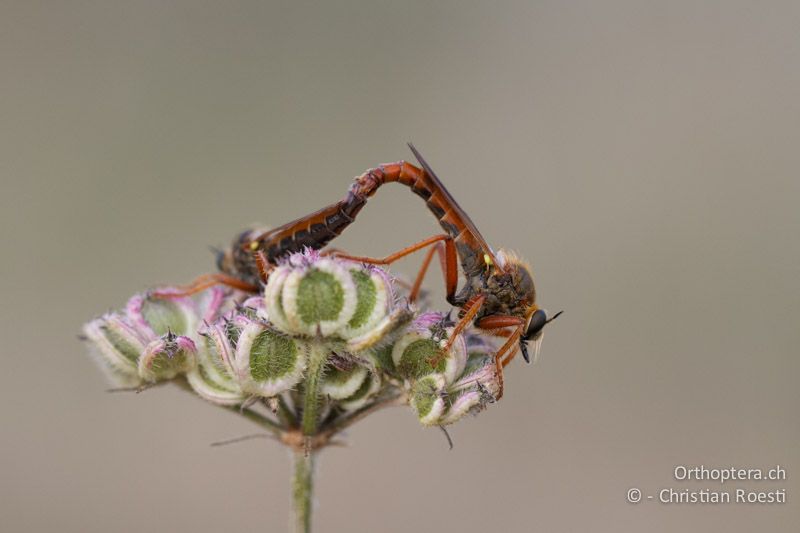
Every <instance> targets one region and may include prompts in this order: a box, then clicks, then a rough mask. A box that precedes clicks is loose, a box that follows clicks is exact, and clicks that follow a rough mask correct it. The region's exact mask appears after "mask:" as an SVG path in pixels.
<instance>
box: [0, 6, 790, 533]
mask: <svg viewBox="0 0 800 533" xmlns="http://www.w3.org/2000/svg"><path fill="white" fill-rule="evenodd" d="M165 4H167V3H165V2H30V1H24V2H11V1H9V0H5V1H3V2H2V3H0V120H2V127H0V179H2V195H1V196H2V197H1V198H0V202H2V206H1V209H0V217H2V226H1V227H0V232H2V249H3V261H2V265H3V266H2V268H3V275H2V278H1V280H0V283H2V288H1V292H0V293H1V294H2V295H3V304H4V305H3V306H2V307H1V308H0V313H2V317H0V318H1V320H0V327H2V332H1V333H2V359H1V361H2V371H1V372H0V391H1V392H0V394H1V397H0V417H2V419H1V422H2V431H1V432H0V439H2V440H1V442H2V444H0V521H2V525H1V526H0V528H1V529H2V530H3V531H59V532H73V531H74V532H78V531H81V532H83V531H103V532H108V531H146V530H147V531H150V530H152V531H218V530H225V531H253V532H256V531H281V530H283V529H284V528H285V526H286V524H287V513H288V508H289V494H288V487H287V479H288V476H289V461H288V457H287V453H286V452H285V451H283V450H281V449H279V448H278V447H277V446H276V445H274V444H273V443H269V442H267V441H251V442H248V443H244V444H240V445H237V446H230V447H227V448H221V449H220V448H210V447H209V446H208V444H209V443H210V442H212V441H215V440H219V439H224V438H230V437H236V436H239V435H243V434H247V433H250V432H251V431H252V430H253V428H252V427H251V426H250V425H248V424H247V423H246V422H245V421H241V420H239V419H237V418H236V417H233V416H231V415H229V414H228V413H224V412H218V411H217V410H215V409H214V408H212V407H210V406H208V405H206V404H205V403H203V402H202V401H200V400H197V399H195V398H193V397H191V396H189V395H186V394H184V393H181V392H179V391H175V390H169V389H166V388H164V389H158V390H153V391H149V392H147V393H145V394H141V395H138V396H136V395H108V394H105V393H104V392H103V391H104V388H105V386H106V384H105V382H104V380H103V378H102V375H101V374H100V372H99V371H98V370H97V369H96V368H95V367H94V365H93V364H92V362H91V361H90V360H89V359H88V358H87V357H86V356H85V353H84V347H83V346H82V345H81V344H80V343H79V342H78V341H77V340H76V338H75V335H76V333H77V332H78V331H79V328H80V325H81V323H82V322H83V321H85V320H87V319H89V318H91V317H92V316H94V315H95V314H97V313H99V312H102V311H104V310H106V309H108V308H112V307H116V306H120V305H121V304H123V303H124V301H125V300H126V298H127V297H128V296H129V295H130V294H132V293H134V292H135V291H138V290H141V289H144V288H147V287H150V286H152V285H154V284H156V283H158V282H182V281H186V280H189V279H191V278H192V277H193V276H195V275H196V274H199V273H202V272H205V271H208V270H209V269H210V268H211V267H212V257H211V255H210V254H209V253H208V251H207V249H206V246H207V245H210V244H225V243H226V242H227V241H228V239H229V238H230V237H231V236H232V235H233V234H234V233H236V232H237V231H238V230H239V229H241V228H243V227H245V226H247V225H248V224H250V223H251V222H253V221H263V222H265V223H271V224H278V223H282V222H284V221H287V220H289V219H291V218H294V217H296V216H298V215H300V214H303V213H306V212H308V211H311V210H313V209H316V208H317V207H319V206H321V205H323V204H325V203H328V202H331V201H334V200H336V199H338V198H340V197H341V196H342V195H343V194H344V192H345V190H346V188H347V186H348V184H349V182H350V180H351V178H352V177H353V176H355V175H356V174H359V173H361V172H362V171H363V170H364V169H365V168H367V167H370V166H374V165H376V164H378V163H381V162H386V161H393V160H397V159H400V158H405V157H409V155H410V154H409V153H408V151H407V149H406V147H405V144H404V143H405V141H407V140H409V139H411V140H413V141H414V142H415V143H416V144H417V145H418V146H419V147H420V148H421V149H422V150H423V153H425V154H426V155H427V157H428V158H429V159H430V161H431V162H432V164H433V165H434V168H436V169H437V171H438V172H439V174H440V175H441V176H442V178H443V179H444V180H445V182H446V183H447V184H448V186H449V187H450V189H451V191H452V193H453V194H454V196H455V197H456V198H458V199H459V201H460V202H461V204H462V205H463V206H464V207H465V208H466V209H467V210H468V212H469V213H470V214H471V215H472V217H473V218H474V220H475V222H476V224H477V225H478V226H479V227H480V228H481V229H482V230H483V232H484V234H485V236H486V238H487V239H488V240H489V241H490V242H491V243H493V244H494V245H495V246H498V247H499V246H509V247H512V248H515V249H517V250H518V251H519V252H520V253H521V254H523V255H524V256H526V257H528V258H529V259H531V260H532V262H533V265H534V269H535V272H536V276H537V284H538V287H539V291H540V297H541V302H542V303H543V304H544V305H545V306H546V307H548V308H549V309H551V310H557V309H565V310H566V312H565V314H564V317H563V318H561V319H560V320H559V321H558V322H556V323H555V324H554V325H552V326H551V327H550V328H549V329H548V332H547V338H546V339H545V343H544V350H543V357H542V360H541V363H540V364H539V365H537V366H532V367H531V366H526V365H524V364H523V363H522V361H521V360H520V361H515V362H514V363H513V364H512V365H511V366H510V367H509V369H508V372H507V389H506V390H507V393H506V396H505V398H504V399H503V401H502V402H500V403H499V404H497V405H495V406H493V408H491V409H490V410H489V411H487V412H486V413H484V414H483V415H481V416H480V417H478V418H476V419H470V420H466V421H464V422H463V423H459V424H458V425H456V426H455V427H453V428H452V431H451V433H452V435H453V438H454V439H455V443H456V447H455V450H454V451H452V452H449V451H448V450H447V447H446V445H445V442H444V439H443V438H442V435H441V434H440V433H439V431H438V430H423V429H422V428H421V427H420V426H419V424H418V423H417V422H416V420H415V418H414V416H413V415H412V414H411V413H410V412H409V411H408V410H405V409H397V410H395V411H393V412H384V413H381V414H380V415H376V416H374V417H372V418H371V419H369V420H367V421H365V422H363V423H361V424H360V426H357V427H355V428H354V429H353V430H352V431H351V432H350V434H349V441H350V443H351V446H350V447H349V448H348V449H334V450H331V451H329V452H326V453H325V454H324V455H323V456H322V458H321V465H320V469H319V485H318V492H317V495H318V504H317V514H316V519H317V521H316V522H317V525H318V531H329V532H333V531H336V532H338V531H455V530H458V531H461V532H469V531H476V532H477V531H656V532H658V531H730V532H734V531H735V532H745V531H754V530H760V531H796V530H797V528H798V525H800V506H798V503H797V498H800V492H799V491H798V489H800V485H798V482H797V479H798V478H800V454H799V453H798V437H800V428H799V427H798V416H797V408H798V405H800V403H799V402H798V400H800V395H799V394H798V388H797V378H798V376H799V375H800V372H799V371H800V363H799V362H798V357H797V356H798V345H800V328H798V317H799V316H800V311H799V309H800V281H798V280H799V277H800V268H799V267H798V264H800V263H799V262H798V261H800V244H799V243H798V229H800V211H799V210H798V201H799V200H800V180H799V179H798V168H800V149H798V138H799V137H798V135H799V134H800V98H799V97H798V95H800V33H799V32H798V28H800V7H798V5H797V3H795V2H753V3H745V2H710V3H699V2H694V1H687V2H602V3H601V2H524V3H499V4H498V3H494V2H492V3H489V2H485V3H473V2H437V3H435V5H429V4H428V3H422V2H419V3H408V4H404V3H401V2H385V3H381V5H376V4H377V3H376V2H360V3H356V2H350V3H346V4H344V5H340V6H336V7H334V6H312V5H301V4H300V3H294V2H293V3H289V2H287V3H285V4H279V3H265V2H236V3H234V2H224V3H223V2H170V3H168V5H165ZM436 231H437V226H436V225H435V223H434V221H433V219H432V218H431V217H430V216H429V215H428V214H427V213H426V212H425V211H424V209H423V205H422V202H421V201H419V199H418V198H416V197H413V196H412V195H410V194H408V192H407V191H404V190H402V189H400V188H391V189H390V188H387V189H386V190H385V191H382V192H381V194H380V196H379V197H377V198H376V199H375V201H374V202H373V203H372V204H370V205H369V206H368V207H367V208H366V209H365V211H364V212H363V217H362V219H361V220H359V222H358V224H356V225H355V226H354V227H353V228H352V231H350V232H348V233H347V234H346V235H345V237H344V238H343V239H342V240H341V243H340V244H341V245H343V246H346V247H347V248H349V249H351V250H354V251H357V252H358V253H364V254H372V255H381V254H384V253H387V252H390V251H392V250H394V249H396V248H398V247H401V246H403V245H405V244H408V243H410V242H413V241H415V240H418V239H420V238H422V237H425V236H428V235H431V234H433V233H434V232H436ZM417 261H418V260H417ZM415 264H416V261H415V260H411V261H409V262H407V263H404V264H402V265H400V266H398V270H400V271H404V272H411V271H412V270H413V269H414V266H415ZM432 280H434V281H436V280H437V278H436V277H434V278H432ZM776 463H779V464H781V465H784V466H785V467H786V468H787V470H788V473H789V479H788V480H787V481H785V482H783V483H777V484H776V483H760V484H759V483H751V484H749V485H748V486H753V487H760V488H762V489H774V488H779V487H785V488H787V489H788V490H789V496H788V497H789V503H788V504H786V505H782V506H771V507H767V506H761V507H759V506H746V505H738V506H734V505H731V506H718V507H711V506H664V505H659V504H656V503H652V502H651V503H642V504H640V505H638V506H634V505H630V504H628V503H626V502H625V492H626V490H627V489H628V488H630V487H633V486H636V487H640V488H641V489H643V490H644V491H645V492H648V491H649V492H651V493H655V492H656V491H657V490H658V489H660V488H664V487H675V488H676V489H683V488H686V487H689V486H694V485H690V484H687V483H680V482H676V481H674V480H673V479H672V469H673V467H674V466H675V465H677V464H687V465H698V464H705V465H708V466H712V465H713V466H742V467H768V466H771V465H774V464H776ZM740 485H741V484H730V485H728V486H726V487H723V488H730V489H733V488H734V487H736V486H740ZM697 486H703V487H711V488H718V486H717V485H715V484H714V483H705V484H700V485H697Z"/></svg>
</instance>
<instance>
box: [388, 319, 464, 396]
mask: <svg viewBox="0 0 800 533" xmlns="http://www.w3.org/2000/svg"><path fill="white" fill-rule="evenodd" d="M452 331H453V327H452V326H446V325H445V315H443V314H442V313H423V314H421V315H419V316H418V317H417V318H416V319H415V320H414V321H413V322H412V323H411V326H410V327H409V328H408V331H406V333H405V334H404V335H403V336H402V337H400V339H399V340H398V341H397V342H396V343H395V345H394V348H393V349H392V361H393V362H394V366H395V368H396V369H397V371H398V373H400V375H401V376H403V377H405V378H407V379H410V380H414V379H419V378H422V377H423V376H426V375H428V374H432V373H441V374H442V376H443V377H444V379H445V380H446V381H447V382H448V383H452V382H453V381H455V379H456V377H457V376H459V375H460V374H461V372H462V371H463V370H464V365H465V364H466V360H467V351H466V345H465V343H464V339H463V337H462V336H458V337H456V338H455V339H453V341H452V343H451V346H450V349H449V350H448V351H447V352H444V351H443V349H442V345H443V344H444V343H445V342H447V340H448V339H449V338H450V334H451V333H452Z"/></svg>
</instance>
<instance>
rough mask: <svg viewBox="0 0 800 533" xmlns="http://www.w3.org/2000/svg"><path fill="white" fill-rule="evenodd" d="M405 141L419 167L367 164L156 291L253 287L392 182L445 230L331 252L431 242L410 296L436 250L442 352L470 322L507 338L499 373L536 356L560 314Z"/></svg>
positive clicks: (327, 236) (328, 237)
mask: <svg viewBox="0 0 800 533" xmlns="http://www.w3.org/2000/svg"><path fill="white" fill-rule="evenodd" d="M408 146H409V148H411V151H412V152H413V154H414V156H415V157H416V159H417V161H418V162H419V164H420V166H421V167H422V168H418V167H416V166H414V165H412V164H410V163H408V162H405V161H399V162H396V163H387V164H384V165H379V166H378V167H377V168H372V169H370V170H367V171H366V172H365V173H364V174H362V175H360V176H358V177H357V178H356V179H355V183H353V185H352V186H351V187H350V190H349V191H348V193H347V196H346V197H345V198H344V199H342V200H340V201H339V202H336V203H334V204H331V205H329V206H327V207H324V208H322V209H320V210H319V211H316V212H314V213H311V214H309V215H306V216H304V217H301V218H298V219H297V220H294V221H292V222H289V223H287V224H284V225H282V226H280V227H278V228H275V229H272V230H267V231H258V230H249V231H245V232H244V233H242V234H241V235H239V236H238V237H237V238H236V239H235V240H234V242H233V244H232V245H231V247H230V248H229V249H228V250H226V251H224V252H220V254H219V256H218V258H217V266H218V268H219V272H217V273H214V274H206V275H203V276H200V277H199V278H197V279H195V280H194V281H193V282H192V283H190V284H189V285H186V286H184V287H181V288H180V290H179V292H175V291H169V292H165V293H159V292H158V291H157V292H156V293H155V296H157V297H159V296H160V297H167V298H168V297H175V296H188V295H190V294H194V293H196V292H199V291H202V290H204V289H207V288H209V287H211V286H214V285H227V286H229V287H233V288H235V289H238V290H241V291H244V292H250V293H258V292H259V290H260V287H261V286H262V284H263V283H265V282H266V281H267V279H268V278H269V275H270V272H271V270H272V269H273V268H275V266H276V265H277V264H278V262H279V261H280V260H281V259H282V258H284V257H286V256H288V255H290V254H292V253H295V252H301V251H303V250H304V249H306V248H311V249H314V250H320V249H322V248H324V247H325V246H327V245H328V243H330V242H331V241H332V240H333V239H335V238H336V237H338V236H339V235H341V233H342V232H343V231H344V230H345V228H347V227H348V226H349V225H350V224H352V223H353V221H355V219H356V216H357V215H358V213H359V211H361V209H362V208H363V207H364V205H366V203H367V200H368V199H369V198H370V197H371V196H372V195H373V194H375V192H376V191H377V190H378V188H380V186H381V185H384V184H385V183H392V182H397V183H400V184H402V185H405V186H406V187H408V188H410V189H411V191H412V192H414V193H415V194H416V195H418V196H420V197H422V198H423V199H424V200H425V203H426V204H427V206H428V209H429V210H430V211H431V213H433V215H434V216H435V217H436V219H437V220H438V221H439V224H440V225H441V227H442V229H443V230H444V233H442V234H439V235H434V236H432V237H429V238H427V239H425V240H423V241H420V242H418V243H416V244H414V245H412V246H409V247H407V248H404V249H402V250H399V251H397V252H395V253H393V254H391V255H388V256H386V257H384V258H382V259H376V258H372V257H361V256H354V255H349V254H346V253H343V252H340V251H338V250H331V252H330V253H331V255H333V256H335V257H341V258H344V259H350V260H353V261H357V262H362V263H369V264H374V265H389V264H391V263H394V262H395V261H397V260H399V259H401V258H403V257H405V256H407V255H409V254H412V253H414V252H416V251H419V250H422V249H424V248H428V252H427V254H426V256H425V259H424V261H423V263H422V267H421V268H420V271H419V273H418V274H417V277H416V279H415V281H414V284H413V285H412V287H411V290H410V294H409V301H411V302H413V301H414V300H415V299H416V298H417V297H418V295H419V292H420V288H421V286H422V280H423V278H424V276H425V272H426V271H427V269H428V266H429V265H430V263H431V260H432V259H433V256H434V254H438V256H439V259H440V263H441V266H442V269H443V272H444V278H445V288H446V292H447V301H448V303H450V305H453V306H455V307H458V308H459V314H458V317H459V321H458V323H457V324H456V325H455V328H454V330H453V332H452V333H451V335H450V337H449V339H450V340H449V341H448V343H447V344H446V345H445V346H444V347H443V349H442V350H443V352H445V353H446V351H447V350H448V349H449V347H450V346H449V343H450V342H452V340H453V339H455V337H456V336H457V335H458V334H459V333H460V332H461V331H463V329H464V328H465V327H467V326H468V325H469V324H470V323H474V325H475V326H476V327H477V328H479V329H481V330H484V331H487V332H489V333H491V334H493V335H496V336H499V337H503V338H506V342H505V343H504V344H503V345H502V346H501V347H500V348H499V349H498V350H497V353H496V354H495V364H496V365H497V369H498V375H499V376H501V378H502V369H503V368H504V367H505V366H506V365H507V364H508V363H509V362H510V361H511V360H512V359H513V357H514V355H516V353H517V351H518V350H520V351H521V352H522V356H523V357H524V358H525V361H527V362H530V357H529V354H528V345H527V343H528V342H529V341H530V342H532V343H533V352H534V358H536V357H537V356H538V354H539V349H540V347H541V341H542V334H543V330H544V326H545V325H547V324H548V323H549V322H551V321H552V320H554V319H555V318H556V317H557V316H558V315H560V314H561V313H560V312H559V313H557V314H555V315H553V316H552V317H548V315H547V312H546V311H545V310H544V309H540V308H539V307H538V306H537V305H536V289H535V287H534V284H533V277H532V275H531V271H530V267H529V266H528V265H527V264H526V263H525V262H524V261H522V260H521V259H520V258H519V257H517V256H516V255H515V254H513V253H510V252H508V251H505V250H502V249H500V250H498V251H497V252H495V251H494V250H492V248H491V247H490V246H489V245H488V244H487V243H486V241H485V240H484V238H483V236H482V235H481V234H480V232H479V231H478V228H476V227H475V224H473V222H472V220H470V218H469V216H467V214H466V213H465V212H464V210H463V209H461V207H460V206H459V205H458V203H457V202H456V201H455V199H453V197H452V196H451V195H450V193H449V192H448V191H447V189H446V188H445V187H444V185H442V182H441V181H439V178H438V177H437V176H436V174H435V173H434V172H433V170H431V167H430V166H429V165H428V164H427V163H426V162H425V160H424V159H423V158H422V156H421V155H420V153H419V152H418V151H417V149H416V148H414V146H413V145H412V144H409V145H408ZM459 263H460V264H461V273H462V274H463V276H464V278H465V280H466V281H465V283H464V286H463V287H462V288H461V290H457V289H458V287H457V285H458V276H459V271H458V264H459ZM501 382H502V381H501ZM500 395H502V389H501V391H500Z"/></svg>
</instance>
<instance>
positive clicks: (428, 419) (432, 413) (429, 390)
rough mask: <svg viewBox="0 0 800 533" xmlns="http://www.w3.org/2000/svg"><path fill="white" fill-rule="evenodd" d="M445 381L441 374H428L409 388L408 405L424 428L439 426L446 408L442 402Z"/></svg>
mask: <svg viewBox="0 0 800 533" xmlns="http://www.w3.org/2000/svg"><path fill="white" fill-rule="evenodd" d="M445 385H446V380H445V378H444V376H442V375H441V374H429V375H427V376H425V377H423V378H421V379H418V380H417V381H416V382H414V384H413V385H412V386H411V391H410V404H411V407H412V408H413V409H414V411H416V413H417V417H418V418H419V421H420V422H421V423H422V424H423V425H426V426H435V425H438V424H439V419H440V418H441V416H442V414H443V413H444V412H445V409H446V408H447V406H446V404H445V401H444V396H445V394H444V388H445Z"/></svg>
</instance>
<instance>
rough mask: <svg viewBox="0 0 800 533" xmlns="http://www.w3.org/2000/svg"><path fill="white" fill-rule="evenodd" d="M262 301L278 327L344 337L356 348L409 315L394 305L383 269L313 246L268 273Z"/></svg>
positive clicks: (349, 346) (296, 332)
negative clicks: (321, 252) (332, 255)
mask: <svg viewBox="0 0 800 533" xmlns="http://www.w3.org/2000/svg"><path fill="white" fill-rule="evenodd" d="M264 302H265V310H266V317H267V318H268V319H269V321H270V322H271V323H272V324H273V325H274V326H275V328H277V329H278V330H280V331H283V332H284V333H286V334H289V335H305V336H309V337H327V338H330V339H332V340H333V339H341V340H343V341H345V342H346V346H347V349H348V350H349V351H352V352H357V351H363V350H366V349H368V348H370V347H372V346H374V345H376V344H378V343H379V342H381V341H382V340H384V338H385V337H386V335H388V334H389V333H391V332H393V331H394V330H395V329H397V328H398V327H399V326H400V325H402V324H403V323H405V322H406V321H408V320H409V319H410V317H411V313H410V311H409V310H408V308H407V307H403V306H401V307H397V306H395V296H394V292H393V289H392V284H391V279H390V278H389V276H388V274H386V272H385V271H384V270H382V269H380V268H377V267H374V266H369V265H361V264H357V263H352V262H350V261H346V260H339V259H335V258H328V257H321V256H320V255H319V254H318V253H317V252H315V251H313V250H308V251H306V252H303V253H299V254H293V255H291V256H290V257H289V258H288V260H287V261H286V262H284V264H282V265H281V266H279V267H278V268H276V269H275V270H274V271H273V272H272V273H271V274H270V278H269V281H268V282H267V287H266V289H265V290H264Z"/></svg>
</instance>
